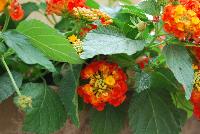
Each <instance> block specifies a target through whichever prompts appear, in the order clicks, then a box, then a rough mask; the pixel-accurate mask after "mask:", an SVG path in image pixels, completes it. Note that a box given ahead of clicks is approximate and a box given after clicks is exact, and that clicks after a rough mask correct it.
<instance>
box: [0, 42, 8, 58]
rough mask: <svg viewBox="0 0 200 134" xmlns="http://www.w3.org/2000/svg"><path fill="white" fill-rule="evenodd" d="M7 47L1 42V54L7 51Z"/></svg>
mask: <svg viewBox="0 0 200 134" xmlns="http://www.w3.org/2000/svg"><path fill="white" fill-rule="evenodd" d="M6 50H7V48H6V46H5V45H4V43H2V42H0V55H2V54H4V53H5V52H6Z"/></svg>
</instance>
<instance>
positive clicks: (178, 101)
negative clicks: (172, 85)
mask: <svg viewBox="0 0 200 134" xmlns="http://www.w3.org/2000/svg"><path fill="white" fill-rule="evenodd" d="M172 95H173V96H172V97H173V100H174V104H175V105H176V107H177V108H180V109H182V110H184V111H186V112H187V118H190V117H192V115H193V106H192V103H191V102H190V100H186V99H185V94H184V92H183V91H177V92H176V93H174V94H172Z"/></svg>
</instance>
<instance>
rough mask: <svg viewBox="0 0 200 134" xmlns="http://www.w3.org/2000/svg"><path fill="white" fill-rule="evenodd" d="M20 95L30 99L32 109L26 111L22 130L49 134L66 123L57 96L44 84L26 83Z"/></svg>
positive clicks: (64, 114) (63, 110)
mask: <svg viewBox="0 0 200 134" xmlns="http://www.w3.org/2000/svg"><path fill="white" fill-rule="evenodd" d="M21 93H22V94H23V95H26V96H30V97H32V101H33V102H32V108H29V109H27V110H26V115H25V120H24V123H23V130H24V131H26V132H32V133H36V134H50V133H53V132H55V131H57V130H59V129H60V128H61V127H63V125H64V123H65V121H66V113H65V109H64V106H63V105H62V102H61V101H60V98H59V96H58V95H57V94H56V93H55V92H54V91H52V90H51V89H49V88H48V87H47V86H46V85H44V84H34V83H28V84H25V85H24V86H23V87H22V91H21Z"/></svg>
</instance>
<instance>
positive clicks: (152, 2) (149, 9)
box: [139, 0, 161, 16]
mask: <svg viewBox="0 0 200 134" xmlns="http://www.w3.org/2000/svg"><path fill="white" fill-rule="evenodd" d="M139 7H140V8H141V9H142V10H144V11H145V13H147V14H150V15H153V16H158V15H160V12H161V6H160V5H159V3H158V2H157V1H156V0H145V1H142V2H140V3H139Z"/></svg>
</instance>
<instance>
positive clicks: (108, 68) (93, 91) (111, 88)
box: [78, 61, 128, 111]
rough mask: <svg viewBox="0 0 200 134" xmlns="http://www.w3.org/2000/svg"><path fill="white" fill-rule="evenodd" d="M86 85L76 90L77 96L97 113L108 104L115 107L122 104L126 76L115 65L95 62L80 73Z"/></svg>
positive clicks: (125, 89) (125, 90)
mask: <svg viewBox="0 0 200 134" xmlns="http://www.w3.org/2000/svg"><path fill="white" fill-rule="evenodd" d="M81 77H82V79H84V80H89V83H88V84H85V85H83V86H80V87H79V88H78V94H79V95H80V96H81V97H83V99H84V102H85V103H90V104H92V105H93V107H95V108H96V109H97V110H98V111H102V110H103V109H104V107H105V105H106V103H109V104H110V105H113V106H115V107H117V106H119V105H120V104H121V103H122V102H124V100H125V98H126V95H125V94H126V92H127V88H128V87H127V84H126V80H127V77H126V74H125V73H124V72H123V70H122V69H121V68H119V66H118V65H117V64H110V63H107V62H105V61H97V62H93V63H91V64H89V65H88V66H87V67H86V68H85V69H83V70H82V72H81Z"/></svg>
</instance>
